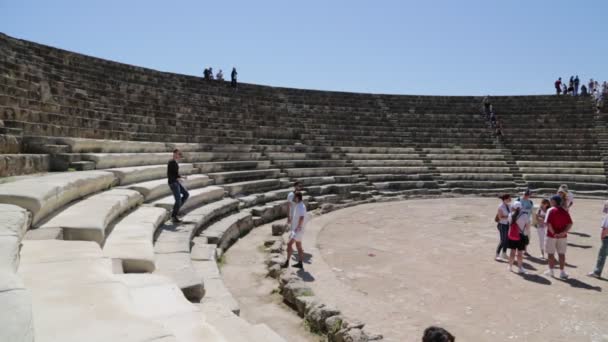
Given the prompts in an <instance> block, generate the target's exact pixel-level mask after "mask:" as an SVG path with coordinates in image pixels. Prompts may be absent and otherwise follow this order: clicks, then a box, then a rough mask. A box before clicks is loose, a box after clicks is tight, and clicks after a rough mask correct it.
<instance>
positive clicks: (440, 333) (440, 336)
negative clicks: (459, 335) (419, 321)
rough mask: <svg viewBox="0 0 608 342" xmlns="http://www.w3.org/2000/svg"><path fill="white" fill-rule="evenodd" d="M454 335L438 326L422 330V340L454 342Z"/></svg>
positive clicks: (424, 341) (423, 341)
mask: <svg viewBox="0 0 608 342" xmlns="http://www.w3.org/2000/svg"><path fill="white" fill-rule="evenodd" d="M454 341H456V337H454V335H452V334H450V332H449V331H447V330H445V329H443V328H440V327H434V326H430V327H428V328H426V329H425V330H424V335H422V342H454Z"/></svg>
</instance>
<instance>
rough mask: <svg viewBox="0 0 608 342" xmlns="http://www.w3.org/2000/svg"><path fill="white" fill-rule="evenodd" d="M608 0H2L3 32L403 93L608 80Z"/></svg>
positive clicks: (181, 66) (154, 63)
mask: <svg viewBox="0 0 608 342" xmlns="http://www.w3.org/2000/svg"><path fill="white" fill-rule="evenodd" d="M607 18H608V1H607V0H585V1H572V0H570V1H565V0H553V1H549V0H494V1H493V0H483V1H482V0H460V1H456V0H436V1H422V0H418V1H410V0H401V1H380V0H378V1H371V0H367V1H359V0H349V1H330V0H326V1H317V0H308V1H287V0H282V1H216V2H210V1H200V0H199V1H195V0H191V1H179V0H174V1H166V0H165V1H156V0H147V1H143V0H142V1H135V0H106V1H88V0H79V1H76V0H54V1H42V0H38V1H30V0H0V32H4V33H6V34H9V35H11V36H15V37H18V38H23V39H28V40H33V41H36V42H40V43H44V44H48V45H52V46H56V47H61V48H64V49H68V50H73V51H77V52H81V53H85V54H89V55H93V56H97V57H101V58H107V59H111V60H115V61H120V62H124V63H129V64H135V65H140V66H145V67H149V68H154V69H159V70H163V71H171V72H177V73H184V74H193V75H200V74H202V71H203V68H204V67H206V66H212V67H213V69H214V71H217V70H218V69H219V68H222V69H223V70H224V73H225V74H228V72H229V70H230V68H231V67H232V66H233V65H234V66H236V67H237V68H238V70H239V78H240V80H241V81H243V82H250V83H260V84H268V85H276V86H287V87H297V88H312V89H326V90H345V91H357V92H374V93H397V94H443V95H483V94H486V93H488V94H496V95H498V94H542V93H551V92H552V90H553V89H552V87H553V81H554V80H555V79H556V78H557V77H558V76H562V77H563V78H567V77H570V75H575V74H578V75H579V76H580V77H581V79H583V80H584V81H585V83H586V82H587V81H588V80H589V78H590V77H593V78H598V79H600V80H602V81H603V80H608V63H607V61H608V27H607V26H606V25H607V22H606V19H607Z"/></svg>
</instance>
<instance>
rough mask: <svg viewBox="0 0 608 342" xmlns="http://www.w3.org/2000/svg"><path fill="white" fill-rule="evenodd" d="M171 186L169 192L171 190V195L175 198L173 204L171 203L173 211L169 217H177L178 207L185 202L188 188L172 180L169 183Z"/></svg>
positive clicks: (188, 195)
mask: <svg viewBox="0 0 608 342" xmlns="http://www.w3.org/2000/svg"><path fill="white" fill-rule="evenodd" d="M169 187H170V188H171V192H173V197H174V198H175V204H174V205H173V212H172V213H171V217H177V213H179V209H180V208H181V207H182V205H184V203H186V200H187V199H188V197H190V194H189V193H188V190H186V188H184V187H183V186H182V185H181V184H180V182H173V183H171V184H169Z"/></svg>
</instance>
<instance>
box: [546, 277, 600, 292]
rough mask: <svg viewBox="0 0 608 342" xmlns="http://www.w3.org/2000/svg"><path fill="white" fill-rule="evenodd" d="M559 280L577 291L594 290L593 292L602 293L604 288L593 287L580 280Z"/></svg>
mask: <svg viewBox="0 0 608 342" xmlns="http://www.w3.org/2000/svg"><path fill="white" fill-rule="evenodd" d="M556 279H557V280H559V281H561V282H564V283H566V284H568V285H570V286H572V287H574V288H577V289H583V290H592V291H597V292H602V288H601V287H599V286H592V285H589V284H587V283H585V282H583V281H580V280H578V279H575V278H569V279H560V278H556Z"/></svg>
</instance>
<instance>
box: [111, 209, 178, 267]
mask: <svg viewBox="0 0 608 342" xmlns="http://www.w3.org/2000/svg"><path fill="white" fill-rule="evenodd" d="M168 217H169V212H168V211H166V210H165V209H163V208H156V207H146V206H143V207H139V208H137V209H136V210H135V211H133V212H132V213H130V214H129V215H127V216H126V217H125V218H123V219H122V220H120V222H118V223H117V224H116V225H115V226H114V230H113V231H112V233H111V234H110V236H109V237H108V239H107V240H106V243H105V244H104V247H103V254H104V255H105V256H106V257H108V258H111V259H113V260H120V262H121V263H122V268H123V270H124V271H125V272H129V273H130V272H152V271H154V268H155V267H156V266H155V256H154V245H153V239H154V232H155V231H156V229H157V228H158V227H159V226H160V225H161V224H162V223H163V222H164V221H165V220H167V218H168Z"/></svg>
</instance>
